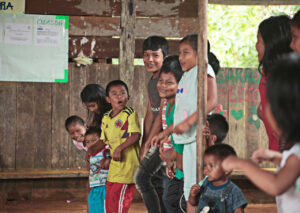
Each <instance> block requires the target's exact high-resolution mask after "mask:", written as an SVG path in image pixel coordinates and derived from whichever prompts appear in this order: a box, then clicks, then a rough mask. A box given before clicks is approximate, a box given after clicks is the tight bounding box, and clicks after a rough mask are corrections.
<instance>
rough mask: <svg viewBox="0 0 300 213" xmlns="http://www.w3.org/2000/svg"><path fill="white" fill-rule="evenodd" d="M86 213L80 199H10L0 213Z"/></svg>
mask: <svg viewBox="0 0 300 213" xmlns="http://www.w3.org/2000/svg"><path fill="white" fill-rule="evenodd" d="M6 212H12V213H19V212H20V213H41V212H42V213H86V204H85V203H84V202H82V201H76V200H73V201H45V200H41V201H39V200H35V201H10V202H8V203H7V204H6V205H5V206H4V209H0V213H6ZM245 212H246V213H266V212H268V213H272V212H274V213H275V212H276V205H275V204H250V205H248V207H247V208H246V211H245ZM129 213H147V210H146V208H145V205H144V203H132V205H131V207H130V210H129Z"/></svg>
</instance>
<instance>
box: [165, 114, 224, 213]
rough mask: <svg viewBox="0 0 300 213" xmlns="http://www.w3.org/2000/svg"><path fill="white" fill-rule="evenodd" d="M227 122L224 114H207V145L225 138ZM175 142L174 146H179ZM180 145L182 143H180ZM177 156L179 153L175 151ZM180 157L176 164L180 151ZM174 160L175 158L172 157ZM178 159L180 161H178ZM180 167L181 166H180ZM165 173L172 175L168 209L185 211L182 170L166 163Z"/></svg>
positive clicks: (205, 131) (218, 142)
mask: <svg viewBox="0 0 300 213" xmlns="http://www.w3.org/2000/svg"><path fill="white" fill-rule="evenodd" d="M228 129H229V126H228V123H227V121H226V119H225V117H224V116H222V115H221V114H218V113H213V114H211V115H207V122H206V126H205V127H204V129H203V135H205V136H206V143H207V146H213V145H215V144H220V143H222V142H223V140H224V139H225V137H226V135H227V133H228ZM179 145H180V144H177V145H175V146H179ZM181 146H182V145H181ZM176 154H177V156H178V155H179V153H176ZM180 155H181V157H180V158H177V159H176V165H177V164H180V165H182V152H181V154H180ZM161 157H164V152H161ZM173 160H175V159H173ZM178 160H180V161H181V162H178ZM181 167H182V166H181ZM167 174H168V175H169V176H171V177H173V179H172V181H171V183H170V186H169V188H168V194H167V205H168V210H171V211H172V212H185V211H186V207H185V205H186V202H185V197H184V195H183V176H184V174H183V172H182V170H181V171H180V170H179V169H178V166H176V169H175V167H174V166H173V165H172V163H168V165H167Z"/></svg>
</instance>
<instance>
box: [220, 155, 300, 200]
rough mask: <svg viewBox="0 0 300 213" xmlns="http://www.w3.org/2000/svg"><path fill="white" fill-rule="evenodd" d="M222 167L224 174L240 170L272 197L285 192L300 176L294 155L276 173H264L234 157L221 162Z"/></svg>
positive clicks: (298, 163)
mask: <svg viewBox="0 0 300 213" xmlns="http://www.w3.org/2000/svg"><path fill="white" fill-rule="evenodd" d="M222 167H223V169H224V170H225V171H226V172H230V171H232V170H233V169H240V170H242V171H243V172H244V173H245V175H246V176H247V177H248V178H249V179H250V181H251V182H253V183H254V184H255V185H256V186H257V187H258V188H260V189H261V190H263V191H265V192H266V193H268V194H270V195H272V196H276V195H279V194H282V193H283V192H285V191H286V190H287V189H288V188H289V187H291V186H292V185H293V183H295V181H296V179H297V178H298V177H299V176H300V159H299V158H298V157H297V156H296V155H291V156H290V157H289V158H288V159H287V161H286V164H285V166H284V167H283V168H282V169H280V170H279V172H278V173H271V172H268V171H265V170H263V169H261V168H259V167H257V166H256V165H254V164H253V163H251V162H249V161H247V160H243V159H240V158H238V157H236V156H229V157H227V158H226V159H225V160H224V161H223V162H222Z"/></svg>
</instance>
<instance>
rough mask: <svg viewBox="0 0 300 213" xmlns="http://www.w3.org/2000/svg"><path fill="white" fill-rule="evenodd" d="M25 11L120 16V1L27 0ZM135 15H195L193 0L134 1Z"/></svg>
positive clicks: (195, 3)
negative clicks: (41, 0)
mask: <svg viewBox="0 0 300 213" xmlns="http://www.w3.org/2000/svg"><path fill="white" fill-rule="evenodd" d="M25 11H26V13H31V14H51V15H82V16H87V15H91V16H104V17H105V16H110V17H111V16H121V1H120V0H118V1H115V0H98V1H95V0H73V1H68V0H43V4H37V2H36V1H35V0H27V1H26V7H25ZM136 11H137V16H143V17H175V16H180V17H196V16H197V1H195V0H185V1H182V0H160V1H155V0H150V1H136Z"/></svg>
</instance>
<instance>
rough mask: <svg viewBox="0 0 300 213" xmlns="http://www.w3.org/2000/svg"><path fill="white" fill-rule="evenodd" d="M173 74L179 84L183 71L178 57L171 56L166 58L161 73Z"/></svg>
mask: <svg viewBox="0 0 300 213" xmlns="http://www.w3.org/2000/svg"><path fill="white" fill-rule="evenodd" d="M162 72H163V73H172V74H173V75H174V77H175V78H176V81H177V83H178V82H179V81H180V79H181V77H182V75H183V71H182V69H181V66H180V62H179V57H178V55H171V56H168V57H166V58H165V60H164V62H163V65H162V67H161V69H160V73H159V76H160V74H161V73H162Z"/></svg>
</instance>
